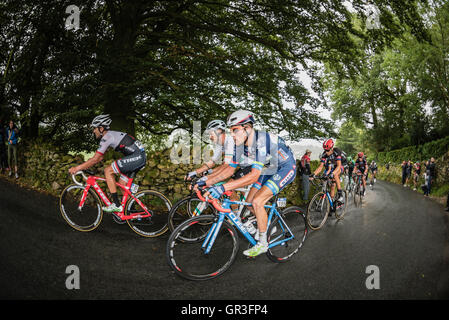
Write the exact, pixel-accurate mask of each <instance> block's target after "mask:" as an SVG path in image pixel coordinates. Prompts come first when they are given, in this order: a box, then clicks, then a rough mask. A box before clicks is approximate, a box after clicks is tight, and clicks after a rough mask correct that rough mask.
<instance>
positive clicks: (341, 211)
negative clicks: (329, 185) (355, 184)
mask: <svg viewBox="0 0 449 320" xmlns="http://www.w3.org/2000/svg"><path fill="white" fill-rule="evenodd" d="M342 192H343V203H337V207H336V208H335V218H337V219H338V220H342V219H343V217H344V215H345V213H346V209H347V203H348V191H346V190H343V191H342Z"/></svg>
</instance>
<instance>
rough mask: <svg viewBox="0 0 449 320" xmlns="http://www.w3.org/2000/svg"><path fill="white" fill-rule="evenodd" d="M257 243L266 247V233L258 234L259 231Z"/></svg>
mask: <svg viewBox="0 0 449 320" xmlns="http://www.w3.org/2000/svg"><path fill="white" fill-rule="evenodd" d="M259 243H260V244H263V245H268V242H267V232H266V231H265V232H260V231H259Z"/></svg>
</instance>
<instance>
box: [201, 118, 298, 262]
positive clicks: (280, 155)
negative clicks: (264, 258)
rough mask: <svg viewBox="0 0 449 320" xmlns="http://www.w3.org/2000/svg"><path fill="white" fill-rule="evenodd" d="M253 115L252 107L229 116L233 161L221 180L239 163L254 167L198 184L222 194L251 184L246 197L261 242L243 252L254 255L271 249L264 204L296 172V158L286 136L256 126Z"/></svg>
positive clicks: (213, 194)
mask: <svg viewBox="0 0 449 320" xmlns="http://www.w3.org/2000/svg"><path fill="white" fill-rule="evenodd" d="M254 124H255V120H254V115H253V113H252V112H250V111H246V110H238V111H236V112H234V113H232V114H231V115H230V116H229V117H228V121H227V126H228V127H229V128H230V130H231V136H232V137H233V138H234V141H235V150H234V155H233V159H232V162H231V164H230V166H229V167H228V168H226V169H225V170H223V171H222V174H221V175H220V179H221V181H223V180H225V179H227V178H229V177H231V176H232V175H233V174H234V172H235V171H236V169H237V167H242V168H248V167H250V168H251V171H250V172H249V173H248V174H246V175H245V176H243V177H241V178H238V179H236V180H233V181H228V182H226V183H225V184H223V185H220V186H216V187H210V186H211V185H213V184H214V183H216V182H218V181H217V179H214V180H213V181H209V179H208V180H207V181H206V182H205V183H204V184H202V185H201V184H199V186H200V187H201V186H206V187H210V188H209V189H208V193H209V194H210V195H211V196H212V197H214V198H219V197H220V196H221V195H222V194H223V193H224V192H225V191H228V190H234V189H236V188H241V187H245V186H248V185H251V190H250V192H249V194H248V197H247V201H248V202H251V204H252V207H249V208H248V209H249V210H250V211H251V212H252V213H254V214H255V216H256V219H257V227H258V231H259V233H258V237H257V238H258V242H257V244H256V245H255V246H253V247H252V248H250V249H248V250H245V251H244V252H243V254H244V255H246V256H250V257H255V256H258V255H259V254H261V253H265V252H267V250H268V241H267V234H266V232H267V223H268V216H267V212H266V210H265V208H264V205H265V204H266V203H267V202H268V200H270V199H271V198H272V197H273V195H276V194H278V193H279V192H280V191H281V190H282V189H284V188H285V187H286V186H287V185H288V184H290V183H291V182H292V181H293V180H294V179H295V176H296V160H295V157H294V155H293V152H292V151H291V149H290V148H289V147H288V146H287V145H286V144H285V142H284V140H283V139H282V138H280V137H278V136H277V135H275V134H272V133H269V132H265V131H259V130H255V129H254V127H253V126H254Z"/></svg>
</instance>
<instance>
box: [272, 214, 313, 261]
mask: <svg viewBox="0 0 449 320" xmlns="http://www.w3.org/2000/svg"><path fill="white" fill-rule="evenodd" d="M280 216H281V218H282V219H280V218H279V217H278V216H276V217H275V218H274V219H273V221H272V223H270V226H269V227H268V231H267V234H268V243H269V244H274V243H278V242H279V241H280V243H279V244H278V245H276V246H274V247H271V248H269V249H268V251H267V256H268V258H269V259H270V260H271V261H274V262H279V263H281V262H286V261H288V259H290V258H291V257H292V256H293V255H294V254H295V253H297V252H298V251H299V249H301V247H302V245H303V244H304V241H305V240H306V236H307V231H308V228H307V220H306V217H305V214H304V213H303V212H302V210H301V208H299V207H288V208H286V209H284V210H283V211H282V212H281V213H280ZM292 236H293V238H292V239H290V238H291V237H292ZM287 239H290V240H287Z"/></svg>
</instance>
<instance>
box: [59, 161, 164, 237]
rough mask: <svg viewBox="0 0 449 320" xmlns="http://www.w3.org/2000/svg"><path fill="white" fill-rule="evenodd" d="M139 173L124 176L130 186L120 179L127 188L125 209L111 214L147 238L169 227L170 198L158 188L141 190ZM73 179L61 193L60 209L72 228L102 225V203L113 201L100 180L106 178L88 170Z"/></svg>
mask: <svg viewBox="0 0 449 320" xmlns="http://www.w3.org/2000/svg"><path fill="white" fill-rule="evenodd" d="M86 173H87V174H88V175H89V176H86ZM77 175H81V176H82V177H83V178H84V180H85V183H82V182H79V181H77V179H76V176H77ZM135 175H136V173H135V172H134V173H132V174H131V175H130V176H129V177H126V176H124V175H122V176H121V178H122V179H123V180H124V181H127V183H126V185H122V184H120V183H118V182H116V185H117V187H119V188H120V189H121V190H123V197H122V202H121V205H122V207H123V211H122V212H116V213H111V214H112V216H113V218H114V220H115V221H116V222H117V223H125V222H126V223H128V225H129V226H130V228H131V229H132V230H133V231H134V232H136V233H137V234H139V235H141V236H143V237H158V236H160V235H162V234H164V233H165V232H166V231H167V230H168V224H167V217H168V213H169V212H170V209H171V203H170V200H168V199H167V198H166V197H165V196H164V195H163V194H161V193H159V192H157V191H155V190H142V191H139V192H137V189H138V186H136V185H134V184H133V180H134V178H135ZM72 180H73V181H74V183H73V184H71V185H69V186H67V187H66V188H65V189H64V190H63V191H62V193H61V196H60V198H59V209H60V211H61V214H62V216H63V218H64V219H65V221H67V223H68V224H69V225H70V226H71V227H72V228H74V229H76V230H78V231H83V232H87V231H92V230H94V229H96V228H97V227H98V226H99V225H100V223H101V220H102V218H103V207H102V204H103V203H104V204H105V205H106V206H109V205H110V204H111V200H109V198H108V197H107V196H106V194H105V193H104V192H103V190H102V189H101V187H100V186H99V185H98V183H97V181H106V179H105V178H101V177H97V176H95V175H93V173H92V172H90V171H87V170H86V171H79V172H77V173H76V174H75V175H72ZM100 199H101V200H100Z"/></svg>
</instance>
